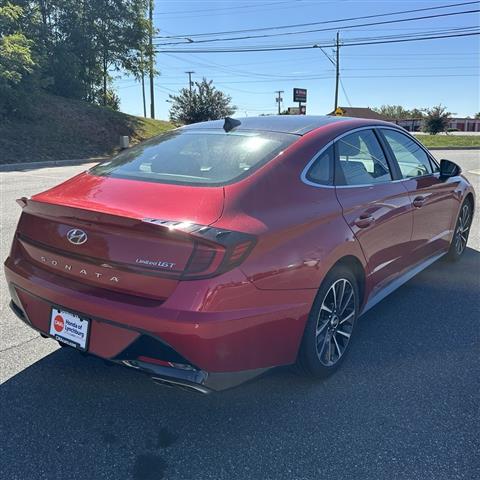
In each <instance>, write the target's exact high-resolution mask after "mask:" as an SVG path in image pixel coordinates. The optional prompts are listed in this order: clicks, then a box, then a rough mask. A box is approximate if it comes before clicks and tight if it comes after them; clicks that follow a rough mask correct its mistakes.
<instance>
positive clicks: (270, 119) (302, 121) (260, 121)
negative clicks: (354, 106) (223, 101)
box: [183, 115, 347, 135]
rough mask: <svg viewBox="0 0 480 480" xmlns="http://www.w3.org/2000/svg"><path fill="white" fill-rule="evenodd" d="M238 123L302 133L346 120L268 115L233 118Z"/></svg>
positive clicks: (212, 124)
mask: <svg viewBox="0 0 480 480" xmlns="http://www.w3.org/2000/svg"><path fill="white" fill-rule="evenodd" d="M235 120H238V121H239V122H240V125H238V126H237V127H235V128H234V129H235V131H239V130H264V131H270V132H281V133H294V134H297V135H304V134H305V133H308V132H311V131H312V130H315V129H316V128H319V127H323V126H324V125H328V124H331V123H335V122H342V121H345V120H347V119H346V118H344V117H331V116H326V115H323V116H314V115H268V116H264V117H246V118H235ZM224 122H225V120H213V121H210V122H201V123H193V124H191V125H186V126H185V127H183V128H185V129H206V128H212V129H220V128H223V124H224Z"/></svg>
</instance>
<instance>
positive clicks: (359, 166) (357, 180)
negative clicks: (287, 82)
mask: <svg viewBox="0 0 480 480" xmlns="http://www.w3.org/2000/svg"><path fill="white" fill-rule="evenodd" d="M336 151H337V168H336V171H337V173H336V184H337V185H371V184H376V183H385V182H389V181H391V180H392V173H391V171H390V167H389V165H388V162H387V159H386V158H385V155H384V153H383V150H382V147H381V146H380V144H379V142H378V140H377V137H376V136H375V133H374V132H373V131H372V130H360V131H358V132H353V133H351V134H350V135H346V136H345V137H342V138H340V139H339V140H337V142H336Z"/></svg>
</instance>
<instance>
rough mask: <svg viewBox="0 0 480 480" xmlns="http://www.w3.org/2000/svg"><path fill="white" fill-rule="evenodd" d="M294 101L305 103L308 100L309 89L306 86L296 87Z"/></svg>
mask: <svg viewBox="0 0 480 480" xmlns="http://www.w3.org/2000/svg"><path fill="white" fill-rule="evenodd" d="M293 101H294V102H299V103H305V102H306V101H307V89H306V88H294V89H293Z"/></svg>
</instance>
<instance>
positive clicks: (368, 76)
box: [163, 73, 478, 94]
mask: <svg viewBox="0 0 480 480" xmlns="http://www.w3.org/2000/svg"><path fill="white" fill-rule="evenodd" d="M440 77H446V78H449V77H478V75H477V74H456V73H454V74H432V75H428V74H427V75H423V74H414V75H344V76H343V78H344V79H347V78H348V79H352V78H440ZM332 78H335V75H324V76H318V77H310V78H305V77H297V78H291V79H289V81H304V82H310V81H315V80H329V79H332ZM287 81H288V80H285V81H283V83H286V82H287ZM273 82H274V80H271V79H270V80H236V81H232V82H228V81H222V84H223V85H230V84H247V83H273ZM163 85H168V86H180V87H181V86H183V85H184V83H164V84H163ZM219 86H221V85H220V84H219ZM248 93H251V92H248ZM267 93H268V94H271V92H264V94H267Z"/></svg>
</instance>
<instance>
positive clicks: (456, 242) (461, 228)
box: [447, 200, 473, 262]
mask: <svg viewBox="0 0 480 480" xmlns="http://www.w3.org/2000/svg"><path fill="white" fill-rule="evenodd" d="M472 219H473V205H472V202H471V201H470V200H465V201H464V202H463V203H462V206H461V207H460V212H459V213H458V218H457V223H456V224H455V230H454V232H453V237H452V243H451V244H450V248H449V250H448V254H447V259H448V260H450V261H451V262H456V261H458V260H460V257H461V256H462V254H463V252H464V251H465V248H466V246H467V242H468V235H469V234H470V227H471V226H472Z"/></svg>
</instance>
